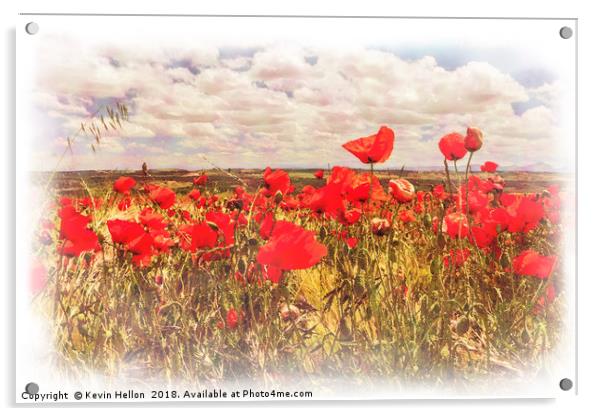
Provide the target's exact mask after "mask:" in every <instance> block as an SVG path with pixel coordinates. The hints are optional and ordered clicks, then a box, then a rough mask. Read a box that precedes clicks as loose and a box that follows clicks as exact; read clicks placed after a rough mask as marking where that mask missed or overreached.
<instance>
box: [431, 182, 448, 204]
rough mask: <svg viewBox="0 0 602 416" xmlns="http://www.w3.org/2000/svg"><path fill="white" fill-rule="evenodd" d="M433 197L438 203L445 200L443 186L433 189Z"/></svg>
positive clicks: (436, 186)
mask: <svg viewBox="0 0 602 416" xmlns="http://www.w3.org/2000/svg"><path fill="white" fill-rule="evenodd" d="M433 196H434V197H435V198H437V199H438V200H439V201H444V200H445V199H447V197H448V194H447V192H445V186H443V185H441V184H439V185H435V186H434V187H433Z"/></svg>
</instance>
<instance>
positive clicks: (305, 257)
mask: <svg viewBox="0 0 602 416" xmlns="http://www.w3.org/2000/svg"><path fill="white" fill-rule="evenodd" d="M326 254H328V249H327V248H326V246H325V245H323V244H321V243H319V242H318V241H316V238H315V235H314V233H313V232H311V231H308V230H306V229H304V228H302V227H300V226H298V225H296V224H293V223H291V222H288V221H277V222H276V224H275V225H274V228H273V230H272V235H271V236H270V239H269V240H268V242H267V243H266V244H265V245H264V246H262V247H261V248H260V249H259V252H258V253H257V261H258V262H259V263H260V264H263V265H268V266H272V267H277V268H279V269H282V270H297V269H307V268H309V267H312V266H314V265H315V264H316V263H318V262H319V261H320V259H321V258H322V257H324V256H326Z"/></svg>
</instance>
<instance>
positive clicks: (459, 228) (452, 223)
mask: <svg viewBox="0 0 602 416" xmlns="http://www.w3.org/2000/svg"><path fill="white" fill-rule="evenodd" d="M443 232H447V234H448V235H449V236H450V237H451V238H456V237H458V238H464V237H466V236H468V219H467V218H466V215H464V214H462V213H459V212H452V213H451V214H447V215H446V216H445V217H444V223H443Z"/></svg>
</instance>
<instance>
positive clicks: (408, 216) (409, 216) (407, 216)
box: [399, 210, 416, 224]
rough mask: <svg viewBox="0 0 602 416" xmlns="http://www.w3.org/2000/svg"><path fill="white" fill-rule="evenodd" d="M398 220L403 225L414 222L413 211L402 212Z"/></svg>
mask: <svg viewBox="0 0 602 416" xmlns="http://www.w3.org/2000/svg"><path fill="white" fill-rule="evenodd" d="M399 219H400V220H401V221H402V222H403V223H404V224H405V223H408V222H414V221H416V216H415V215H414V211H411V210H404V211H401V212H400V213H399Z"/></svg>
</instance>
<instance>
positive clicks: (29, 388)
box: [25, 383, 40, 394]
mask: <svg viewBox="0 0 602 416" xmlns="http://www.w3.org/2000/svg"><path fill="white" fill-rule="evenodd" d="M39 391H40V386H38V385H37V384H36V383H27V385H26V386H25V393H27V394H36V393H37V392H39Z"/></svg>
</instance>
